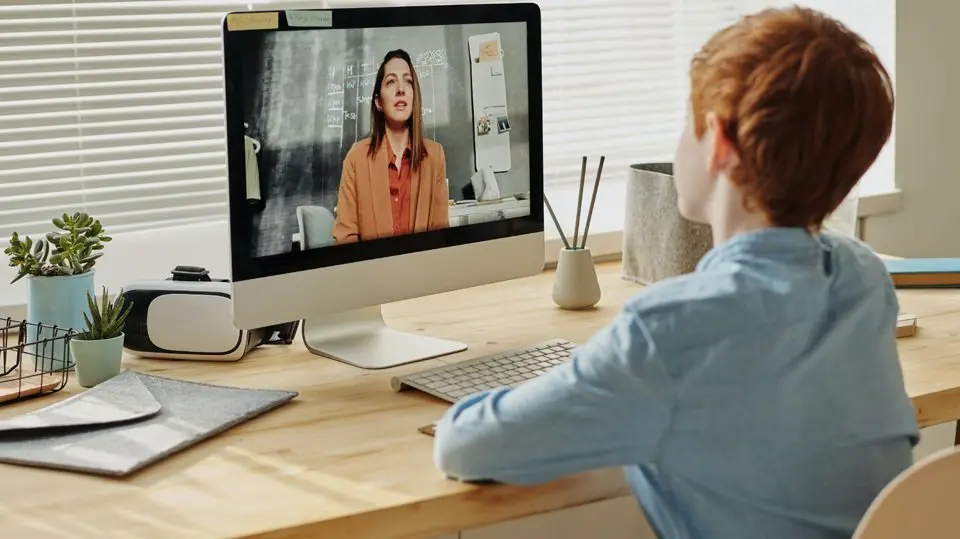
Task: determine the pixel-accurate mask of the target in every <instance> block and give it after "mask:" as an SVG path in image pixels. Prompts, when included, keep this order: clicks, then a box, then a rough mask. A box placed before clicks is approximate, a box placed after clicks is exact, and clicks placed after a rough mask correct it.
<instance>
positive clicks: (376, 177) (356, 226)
mask: <svg viewBox="0 0 960 539" xmlns="http://www.w3.org/2000/svg"><path fill="white" fill-rule="evenodd" d="M425 142H426V149H427V157H426V158H425V159H424V160H423V162H421V163H420V168H419V169H418V170H411V171H410V181H411V186H410V221H411V223H410V225H411V230H413V232H414V233H416V232H424V231H427V230H437V229H443V228H447V227H449V226H450V216H449V208H450V203H449V199H450V196H449V193H448V189H447V164H446V157H445V156H444V154H443V146H441V145H440V144H439V143H438V142H435V141H432V140H427V141H425ZM388 146H389V145H388V144H386V143H384V144H381V145H380V149H379V150H377V153H375V154H374V155H373V156H370V155H368V150H369V148H370V139H369V138H365V139H363V140H361V141H359V142H356V143H355V144H354V145H353V146H352V147H351V148H350V151H349V152H347V157H346V158H345V159H344V160H343V173H342V175H341V177H340V190H339V197H338V199H337V210H336V211H337V217H336V222H335V223H334V226H333V238H334V240H335V241H336V242H337V243H338V244H339V243H352V242H355V241H360V240H371V239H375V238H384V237H388V236H392V235H393V207H392V205H391V204H392V203H391V201H390V172H389V168H388V167H389V164H390V156H389V155H388V154H389V152H390V150H389V147H388Z"/></svg>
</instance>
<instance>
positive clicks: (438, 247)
mask: <svg viewBox="0 0 960 539" xmlns="http://www.w3.org/2000/svg"><path fill="white" fill-rule="evenodd" d="M540 39H541V32H540V13H539V8H538V7H537V6H536V4H533V3H510V4H469V5H459V6H423V7H382V8H349V9H336V10H297V11H289V10H287V11H283V10H279V11H257V12H236V13H231V14H228V15H227V16H226V17H225V19H224V22H223V59H224V63H223V65H224V106H225V111H226V126H225V135H226V145H227V172H228V176H229V178H228V180H229V196H230V241H231V257H232V275H231V280H232V282H233V285H232V300H233V307H234V324H235V325H237V326H238V327H242V328H246V329H251V328H258V327H263V326H266V325H271V324H277V323H283V322H288V321H291V320H296V319H303V320H304V325H303V331H302V333H303V336H304V341H305V342H306V343H307V346H308V348H309V349H310V350H314V351H320V352H319V353H322V354H324V355H328V357H335V358H339V359H344V358H345V357H347V356H349V357H351V358H354V359H351V360H349V361H350V362H351V363H353V364H361V363H362V364H365V365H372V364H376V365H380V366H383V365H386V364H395V363H396V362H397V361H407V360H411V359H413V358H423V357H427V356H432V355H436V354H440V353H449V352H450V351H452V350H456V349H459V346H460V345H459V344H457V345H451V344H449V343H446V342H441V341H439V340H432V341H431V340H429V339H425V338H423V336H422V335H420V336H413V337H410V336H404V335H401V334H399V333H397V332H389V331H386V330H383V331H380V330H381V329H383V328H384V326H383V321H382V319H381V317H380V314H379V313H380V310H379V306H380V305H382V304H385V303H390V302H394V301H400V300H403V299H409V298H414V297H418V296H423V295H428V294H436V293H440V292H444V291H450V290H456V289H458V288H465V287H472V286H478V285H482V284H488V283H494V282H498V281H503V280H508V279H514V278H517V277H522V276H526V275H532V274H535V273H537V272H539V271H541V270H542V267H543V259H544V243H543V213H544V207H543V133H542V117H541V116H542V104H541V99H542V89H541V83H542V77H541V73H540V69H541V65H540V48H541V43H540ZM361 319H362V320H364V323H362V324H357V323H356V322H357V321H358V320H361ZM358 327H359V328H364V329H365V330H370V334H365V333H363V332H360V333H358V330H357V328H358ZM374 328H379V329H377V331H373V329H374ZM341 330H342V331H341ZM344 336H349V338H348V339H347V341H349V344H345V342H346V341H344V340H343V339H344V338H346V337H344ZM411 339H412V340H411ZM401 351H405V352H403V353H402V354H400V352H401ZM398 354H399V355H405V356H408V357H406V359H404V358H400V357H398ZM362 358H367V359H362ZM370 358H374V359H370ZM371 361H372V363H371Z"/></svg>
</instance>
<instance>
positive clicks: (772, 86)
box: [690, 7, 894, 229]
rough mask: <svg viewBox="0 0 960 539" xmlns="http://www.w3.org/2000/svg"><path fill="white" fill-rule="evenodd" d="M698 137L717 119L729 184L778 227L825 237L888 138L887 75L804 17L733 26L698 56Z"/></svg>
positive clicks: (860, 48)
mask: <svg viewBox="0 0 960 539" xmlns="http://www.w3.org/2000/svg"><path fill="white" fill-rule="evenodd" d="M690 75H691V86H692V89H691V102H692V103H691V104H692V106H693V113H694V121H695V127H696V135H697V137H698V138H699V137H701V136H703V134H704V132H705V129H706V125H705V116H706V114H707V113H708V112H713V113H714V114H716V115H717V117H718V119H719V120H720V121H721V123H722V125H723V129H724V131H725V135H726V136H727V138H728V139H729V140H730V141H731V142H732V143H733V145H734V146H735V148H736V150H737V152H738V154H739V158H740V160H739V161H740V162H739V166H738V167H737V169H736V170H734V171H733V173H732V175H731V176H732V177H731V178H730V179H731V181H732V182H733V183H734V184H735V185H737V186H738V187H739V188H740V189H741V190H742V191H743V194H744V195H745V198H746V199H747V202H748V203H749V204H750V205H751V206H759V209H761V210H763V212H764V213H765V214H766V215H767V217H768V218H769V220H770V222H771V223H772V224H774V225H777V226H786V227H805V228H808V229H819V228H820V225H821V223H822V221H823V220H824V218H825V217H826V216H827V215H828V214H830V213H831V212H833V211H834V209H836V208H837V206H838V205H839V204H840V203H841V202H842V201H843V199H844V197H846V196H847V194H848V193H849V192H850V190H851V189H852V188H853V186H854V185H856V183H857V182H858V181H859V180H860V178H861V177H862V176H863V174H864V173H865V172H866V171H867V169H868V168H870V165H871V164H873V162H874V160H875V159H876V158H877V156H878V155H879V153H880V150H881V149H882V148H883V146H884V144H886V142H887V140H888V139H889V137H890V134H891V131H892V126H893V109H894V95H893V85H892V82H891V80H890V76H889V74H888V73H887V71H886V69H884V67H883V65H882V64H881V62H880V60H879V58H878V57H877V54H876V53H875V52H874V51H873V49H872V48H871V47H870V46H869V44H867V42H866V41H864V39H863V38H862V37H861V36H859V35H858V34H856V33H855V32H853V31H851V30H850V29H849V28H847V27H846V26H844V25H843V24H841V23H840V22H838V21H836V20H834V19H832V18H830V17H828V16H826V15H824V14H822V13H820V12H818V11H814V10H810V9H805V8H797V7H794V8H786V9H769V10H765V11H762V12H760V13H758V14H755V15H752V16H748V17H746V18H744V19H742V20H740V21H739V22H737V23H735V24H733V25H731V26H729V27H727V28H726V29H724V30H722V31H721V32H719V33H718V34H716V35H715V36H714V37H713V38H712V39H710V40H709V41H708V42H707V43H706V45H704V46H703V48H702V49H701V50H700V52H699V53H698V54H697V55H696V56H695V57H694V59H693V63H692V65H691V70H690Z"/></svg>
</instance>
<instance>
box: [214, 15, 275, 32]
mask: <svg viewBox="0 0 960 539" xmlns="http://www.w3.org/2000/svg"><path fill="white" fill-rule="evenodd" d="M278 26H280V14H279V13H278V12H276V11H270V12H263V13H231V14H229V15H227V30H230V31H231V32H235V31H240V30H276V29H277V27H278Z"/></svg>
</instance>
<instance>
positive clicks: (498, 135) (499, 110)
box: [468, 32, 511, 172]
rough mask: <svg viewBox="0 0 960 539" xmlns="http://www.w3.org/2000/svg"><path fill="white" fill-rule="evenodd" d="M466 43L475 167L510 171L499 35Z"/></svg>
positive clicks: (473, 38)
mask: <svg viewBox="0 0 960 539" xmlns="http://www.w3.org/2000/svg"><path fill="white" fill-rule="evenodd" d="M468 43H469V44H470V68H471V69H470V75H471V77H470V84H471V95H472V100H473V147H474V155H475V161H476V169H477V170H482V169H484V168H487V167H490V168H492V169H493V171H494V172H509V171H510V166H511V163H510V129H511V125H510V112H509V110H507V85H506V76H505V75H504V69H503V56H504V52H503V49H502V48H501V44H500V34H499V33H498V32H493V33H489V34H478V35H474V36H470V37H469V38H468Z"/></svg>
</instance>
